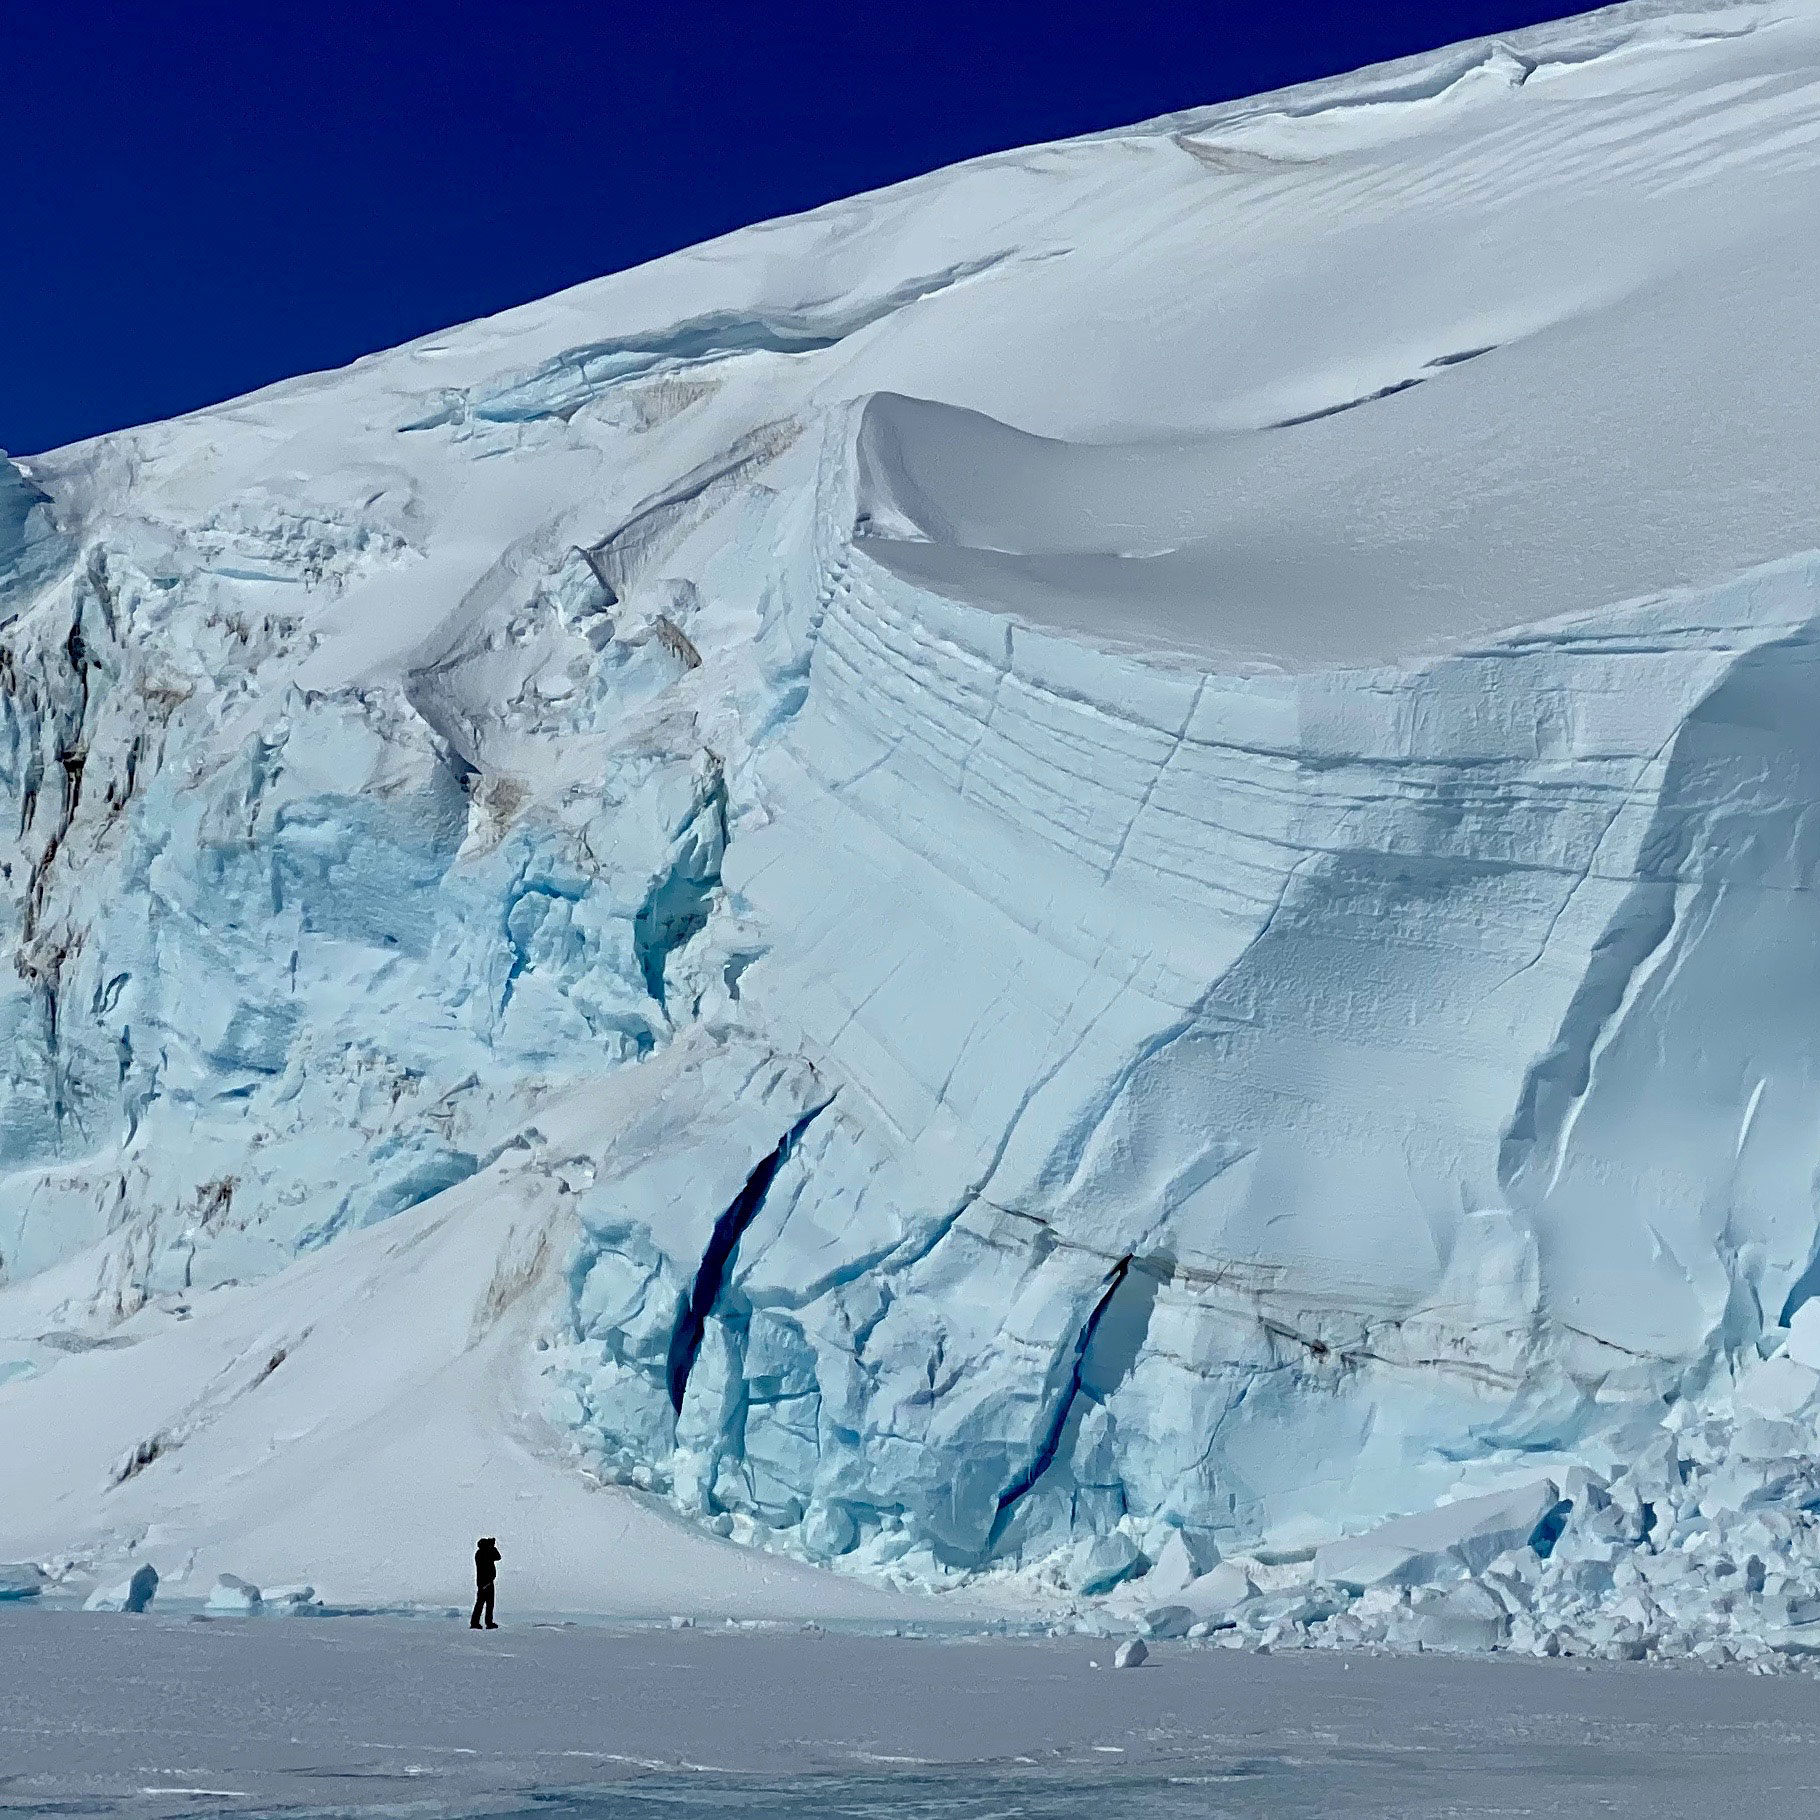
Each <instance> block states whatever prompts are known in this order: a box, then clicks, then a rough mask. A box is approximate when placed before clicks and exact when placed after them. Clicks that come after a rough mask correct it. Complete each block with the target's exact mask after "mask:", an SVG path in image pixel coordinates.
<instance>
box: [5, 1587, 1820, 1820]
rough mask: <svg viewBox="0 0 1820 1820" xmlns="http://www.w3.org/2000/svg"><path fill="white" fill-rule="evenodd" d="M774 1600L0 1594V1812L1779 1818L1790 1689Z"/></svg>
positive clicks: (1790, 1772) (1802, 1792)
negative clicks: (256, 1606)
mask: <svg viewBox="0 0 1820 1820" xmlns="http://www.w3.org/2000/svg"><path fill="white" fill-rule="evenodd" d="M1109 1656H1110V1652H1109V1650H1107V1649H1106V1648H1105V1647H1104V1646H1103V1645H1099V1644H1089V1643H1085V1642H1083V1641H1081V1640H1079V1639H1073V1640H1068V1641H1051V1640H1047V1639H1042V1638H1037V1639H1012V1638H972V1639H967V1640H954V1639H950V1640H948V1641H941V1640H936V1639H933V1638H931V1639H923V1640H917V1639H912V1638H908V1637H906V1638H902V1639H890V1638H883V1637H863V1636H851V1635H842V1634H836V1633H832V1632H831V1633H827V1634H823V1635H802V1634H799V1633H798V1632H797V1630H796V1627H794V1626H791V1627H788V1628H786V1629H782V1630H770V1631H761V1632H758V1633H753V1632H750V1631H744V1630H741V1631H737V1632H729V1631H727V1630H725V1629H724V1628H718V1627H717V1628H715V1629H713V1630H693V1631H685V1632H683V1633H681V1634H678V1635H672V1634H671V1633H669V1632H668V1631H663V1632H649V1631H647V1632H642V1633H638V1632H634V1633H631V1634H628V1633H626V1632H623V1631H621V1632H617V1633H616V1632H614V1631H611V1630H602V1629H592V1628H563V1627H560V1626H547V1627H532V1626H523V1625H512V1624H508V1625H507V1626H506V1628H505V1629H503V1630H501V1631H500V1632H499V1633H498V1634H497V1635H495V1636H491V1637H487V1638H485V1639H482V1638H478V1637H476V1638H472V1639H470V1637H469V1635H468V1633H467V1631H466V1630H465V1629H455V1630H451V1629H450V1627H448V1626H445V1625H440V1624H430V1623H422V1622H419V1623H408V1622H401V1621H397V1620H389V1619H375V1620H373V1621H371V1622H368V1623H362V1624H337V1623H332V1622H329V1623H319V1622H314V1621H307V1620H306V1621H300V1622H296V1623H271V1624H261V1623H246V1622H209V1623H206V1624H203V1623H189V1622H183V1623H168V1622H163V1621H161V1620H159V1619H158V1618H157V1617H156V1616H153V1617H150V1618H147V1619H144V1620H133V1621H122V1620H108V1619H72V1618H59V1617H56V1616H54V1615H51V1614H48V1613H45V1614H40V1613H35V1612H10V1613H9V1612H4V1611H0V1766H3V1767H0V1812H8V1813H16V1812H20V1811H23V1812H25V1813H44V1814H81V1815H91V1814H94V1815H106V1814H115V1813H128V1814H132V1815H135V1816H142V1817H143V1820H167V1817H169V1816H178V1815H190V1814H197V1813H210V1814H213V1813H243V1814H245V1813H252V1814H283V1813H286V1812H292V1813H300V1814H305V1815H324V1814H328V1815H337V1816H347V1817H350V1820H352V1817H355V1816H361V1815H374V1816H379V1815H387V1816H394V1815H398V1814H401V1813H404V1814H424V1815H450V1814H453V1815H464V1814H465V1815H474V1816H480V1815H503V1814H522V1813H533V1814H544V1815H550V1814H555V1815H562V1816H569V1815H573V1816H598V1817H599V1820H641V1817H643V1816H647V1815H649V1816H651V1820H678V1816H679V1815H691V1814H714V1815H730V1814H731V1815H739V1816H742V1817H743V1820H796V1817H798V1816H803V1817H807V1816H815V1820H879V1816H881V1815H904V1814H910V1815H914V1816H917V1820H1013V1817H1015V1820H1091V1816H1094V1815H1100V1814H1105V1813H1109V1812H1110V1813H1121V1814H1141V1815H1144V1816H1145V1817H1146V1820H1150V1817H1152V1816H1154V1817H1155V1820H1238V1817H1239V1816H1258V1817H1262V1816H1269V1817H1270V1820H1303V1817H1306V1820H1328V1817H1329V1816H1332V1815H1336V1814H1343V1815H1345V1816H1347V1820H1477V1817H1481V1816H1482V1817H1484V1820H1491V1817H1492V1816H1499V1817H1501V1820H1508V1817H1509V1816H1511V1815H1513V1814H1532V1815H1533V1814H1557V1815H1571V1816H1574V1817H1575V1820H1580V1817H1583V1816H1587V1815H1594V1814H1596V1815H1622V1816H1636V1817H1637V1820H1682V1817H1685V1820H1709V1817H1710V1816H1711V1815H1713V1814H1714V1813H1720V1812H1734V1811H1735V1812H1740V1813H1753V1814H1754V1813H1780V1812H1792V1813H1801V1812H1803V1811H1805V1809H1806V1807H1807V1806H1808V1805H1810V1803H1811V1795H1810V1790H1811V1788H1812V1785H1813V1761H1814V1754H1815V1751H1816V1749H1817V1748H1820V1711H1817V1710H1816V1697H1815V1689H1814V1686H1813V1684H1812V1683H1811V1682H1809V1681H1806V1680H1804V1679H1796V1678H1793V1677H1791V1678H1789V1679H1787V1680H1784V1681H1781V1682H1765V1681H1757V1680H1749V1679H1746V1678H1744V1677H1742V1676H1732V1677H1724V1676H1713V1675H1708V1674H1704V1673H1700V1672H1680V1673H1677V1672H1675V1671H1674V1670H1666V1671H1664V1670H1661V1669H1653V1668H1634V1667H1625V1666H1619V1665H1612V1666H1606V1665H1604V1664H1599V1665H1593V1664H1576V1663H1538V1662H1512V1661H1479V1662H1471V1661H1465V1662H1463V1661H1459V1660H1457V1659H1455V1660H1446V1659H1437V1658H1434V1657H1415V1656H1411V1657H1403V1658H1401V1659H1386V1658H1381V1657H1380V1658H1372V1657H1364V1656H1361V1657H1355V1658H1335V1657H1331V1656H1327V1657H1322V1656H1316V1655H1311V1654H1307V1653H1303V1654H1298V1655H1292V1656H1263V1657H1259V1656H1246V1657H1235V1656H1231V1655H1228V1654H1225V1653H1224V1652H1221V1651H1214V1650H1206V1651H1197V1650H1195V1649H1193V1648H1191V1647H1186V1646H1180V1645H1173V1646H1172V1645H1165V1646H1163V1647H1161V1648H1159V1649H1157V1650H1155V1651H1153V1652H1152V1654H1151V1657H1150V1660H1149V1661H1148V1662H1147V1663H1146V1664H1145V1666H1144V1667H1143V1668H1142V1669H1141V1670H1138V1671H1136V1672H1129V1673H1117V1672H1108V1662H1109Z"/></svg>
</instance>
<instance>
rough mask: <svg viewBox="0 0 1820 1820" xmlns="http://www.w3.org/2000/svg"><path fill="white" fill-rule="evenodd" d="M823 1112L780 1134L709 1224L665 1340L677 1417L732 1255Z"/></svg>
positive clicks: (807, 1114)
mask: <svg viewBox="0 0 1820 1820" xmlns="http://www.w3.org/2000/svg"><path fill="white" fill-rule="evenodd" d="M826 1109H827V1101H826V1100H824V1101H823V1102H822V1104H821V1105H819V1106H816V1107H813V1108H812V1109H811V1110H810V1111H808V1112H805V1113H804V1114H803V1115H802V1117H801V1118H799V1119H798V1120H797V1121H796V1123H795V1124H794V1125H792V1126H791V1127H790V1129H789V1130H788V1131H786V1132H785V1133H784V1135H783V1136H782V1137H781V1138H780V1139H779V1140H778V1143H777V1148H776V1149H775V1150H773V1151H772V1152H771V1154H770V1155H769V1156H766V1157H763V1158H761V1159H760V1161H759V1162H758V1164H757V1165H756V1167H755V1168H754V1169H753V1171H752V1173H751V1174H750V1175H749V1176H747V1177H746V1185H745V1187H743V1188H742V1189H741V1190H740V1191H739V1193H738V1194H736V1195H735V1196H734V1197H733V1200H732V1202H731V1203H730V1204H729V1206H728V1208H727V1210H726V1212H725V1213H723V1214H722V1215H721V1216H720V1218H719V1219H718V1220H716V1221H715V1222H714V1230H713V1232H711V1233H710V1234H709V1235H708V1245H707V1249H706V1250H705V1251H704V1252H703V1253H702V1254H701V1263H700V1264H699V1265H698V1266H697V1267H696V1271H695V1282H694V1283H693V1285H692V1286H691V1287H690V1290H689V1300H688V1304H687V1306H685V1307H684V1309H683V1312H682V1318H681V1319H680V1320H679V1321H678V1322H677V1323H676V1327H675V1330H674V1331H673V1332H672V1333H671V1335H670V1356H669V1359H668V1361H667V1363H666V1371H665V1375H666V1378H667V1380H668V1383H669V1388H670V1407H671V1408H672V1409H674V1410H675V1411H676V1413H677V1414H678V1415H680V1414H681V1413H682V1406H683V1395H684V1393H685V1392H686V1391H687V1390H688V1388H689V1373H690V1372H691V1371H693V1370H694V1369H695V1355H696V1354H697V1353H698V1352H700V1351H701V1337H702V1332H703V1330H704V1329H705V1328H706V1326H707V1324H708V1316H709V1314H710V1313H711V1312H712V1310H713V1307H714V1304H715V1303H716V1302H717V1301H719V1300H720V1294H721V1291H722V1290H723V1289H724V1288H725V1287H726V1281H727V1273H728V1271H729V1270H731V1269H732V1268H733V1254H734V1253H735V1252H736V1251H737V1250H738V1249H739V1241H740V1239H741V1238H742V1237H743V1236H744V1235H745V1231H746V1228H747V1227H748V1226H750V1225H751V1224H752V1222H753V1220H755V1219H756V1218H757V1217H758V1210H759V1209H760V1208H761V1207H763V1206H764V1204H765V1196H766V1195H767V1194H769V1193H770V1192H771V1184H772V1182H773V1181H774V1180H776V1178H777V1172H778V1170H779V1169H781V1168H782V1167H783V1165H784V1161H785V1159H786V1158H787V1157H788V1156H789V1154H790V1152H791V1151H792V1150H794V1149H795V1148H796V1144H797V1141H798V1140H799V1139H800V1138H801V1137H802V1135H803V1133H804V1132H805V1131H807V1130H808V1129H809V1127H810V1125H811V1124H813V1123H814V1121H815V1120H816V1119H817V1118H819V1117H820V1116H821V1114H822V1113H823V1112H824V1111H825V1110H826Z"/></svg>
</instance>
